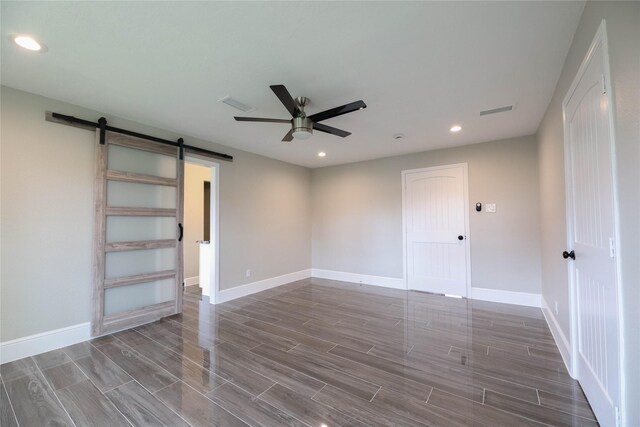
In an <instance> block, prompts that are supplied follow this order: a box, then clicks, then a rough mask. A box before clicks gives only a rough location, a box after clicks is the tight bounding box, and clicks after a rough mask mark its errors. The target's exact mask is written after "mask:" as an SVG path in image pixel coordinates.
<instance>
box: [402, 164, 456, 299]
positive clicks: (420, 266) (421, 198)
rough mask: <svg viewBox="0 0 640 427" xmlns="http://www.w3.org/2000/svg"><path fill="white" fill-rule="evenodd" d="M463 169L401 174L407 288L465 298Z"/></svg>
mask: <svg viewBox="0 0 640 427" xmlns="http://www.w3.org/2000/svg"><path fill="white" fill-rule="evenodd" d="M466 176H467V175H466V164H463V165H451V166H445V167H436V168H428V169H420V170H415V171H404V172H403V187H404V188H403V194H404V209H403V210H404V223H405V244H406V247H405V254H406V278H407V286H408V288H409V289H414V290H419V291H426V292H434V293H440V294H447V295H457V296H467V281H468V271H467V266H468V240H467V236H468V232H467V230H468V228H467V224H468V220H467V206H468V201H467V196H466V188H467V187H466Z"/></svg>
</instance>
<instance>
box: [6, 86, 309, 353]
mask: <svg viewBox="0 0 640 427" xmlns="http://www.w3.org/2000/svg"><path fill="white" fill-rule="evenodd" d="M1 90H2V92H1V94H0V95H1V113H0V115H1V118H2V129H1V134H0V137H1V140H2V159H1V167H2V170H1V181H2V182H1V185H2V187H1V193H2V207H1V216H2V224H1V235H2V242H1V251H2V260H1V273H0V284H1V288H0V292H1V295H0V297H1V298H0V299H1V303H0V310H1V313H0V315H1V317H0V323H1V329H0V341H3V342H4V341H7V340H11V339H15V338H19V337H24V336H27V335H32V334H36V333H39V332H44V331H50V330H52V329H57V328H63V327H66V326H71V325H76V324H79V323H83V322H87V321H89V320H90V304H89V303H90V295H91V286H92V285H91V283H92V282H91V265H92V257H91V253H92V241H91V235H92V229H93V214H92V204H93V184H92V180H93V168H94V134H93V133H92V132H89V131H86V130H82V129H76V128H72V127H68V126H63V125H59V124H54V123H49V122H45V121H44V114H45V110H53V111H57V112H61V113H66V114H70V115H75V116H77V117H82V118H88V119H94V120H95V119H97V118H98V117H100V116H101V115H102V114H100V113H98V112H95V111H91V110H88V109H84V108H81V107H77V106H73V105H70V104H66V103H63V102H59V101H55V100H52V99H48V98H43V97H40V96H36V95H32V94H28V93H26V92H21V91H17V90H15V89H11V88H7V87H4V86H3V87H2V88H1ZM107 119H108V120H109V123H111V124H113V125H114V126H118V127H123V128H129V129H132V130H136V131H139V132H144V133H149V134H153V135H156V136H160V137H165V138H168V139H176V138H177V137H178V135H174V134H172V133H170V132H166V131H162V130H159V129H153V128H149V127H146V126H144V125H141V124H137V123H131V122H127V121H125V120H122V119H119V118H116V117H109V116H107ZM182 136H184V137H185V140H186V141H187V143H190V144H193V145H199V146H202V147H205V148H211V149H214V150H218V151H223V152H226V153H229V154H231V155H233V156H234V157H235V161H234V162H233V163H228V162H220V165H221V170H220V205H221V207H220V285H221V289H228V288H231V287H235V286H239V285H243V284H246V283H250V282H254V281H257V280H262V279H267V278H271V277H275V276H280V275H283V274H287V273H292V272H296V271H300V270H305V269H308V268H310V267H311V222H310V217H311V211H310V208H311V198H310V178H311V174H310V171H309V170H308V169H306V168H302V167H299V166H294V165H291V164H287V163H284V162H280V161H277V160H273V159H268V158H266V157H262V156H258V155H255V154H251V153H247V152H243V151H239V150H234V149H231V148H229V147H223V146H220V145H216V144H211V143H208V142H205V141H200V140H195V139H193V138H189V137H188V136H187V135H182ZM246 269H251V271H252V276H251V277H249V278H247V277H245V270H246Z"/></svg>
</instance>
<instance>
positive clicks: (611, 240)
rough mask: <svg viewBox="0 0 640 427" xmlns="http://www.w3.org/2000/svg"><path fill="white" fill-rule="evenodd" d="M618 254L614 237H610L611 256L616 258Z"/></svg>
mask: <svg viewBox="0 0 640 427" xmlns="http://www.w3.org/2000/svg"><path fill="white" fill-rule="evenodd" d="M615 256H616V244H615V242H614V241H613V237H609V258H615Z"/></svg>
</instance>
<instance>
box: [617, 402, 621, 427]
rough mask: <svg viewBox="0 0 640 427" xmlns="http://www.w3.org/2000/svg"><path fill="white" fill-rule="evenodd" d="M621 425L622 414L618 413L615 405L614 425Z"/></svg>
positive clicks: (619, 426)
mask: <svg viewBox="0 0 640 427" xmlns="http://www.w3.org/2000/svg"><path fill="white" fill-rule="evenodd" d="M621 426H622V414H621V413H620V408H618V407H617V406H616V427H621Z"/></svg>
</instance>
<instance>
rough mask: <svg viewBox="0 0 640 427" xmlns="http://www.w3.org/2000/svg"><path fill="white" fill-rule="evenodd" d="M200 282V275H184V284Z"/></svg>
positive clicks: (191, 284)
mask: <svg viewBox="0 0 640 427" xmlns="http://www.w3.org/2000/svg"><path fill="white" fill-rule="evenodd" d="M198 284H200V276H193V277H186V278H185V279H184V285H185V286H193V285H198Z"/></svg>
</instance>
